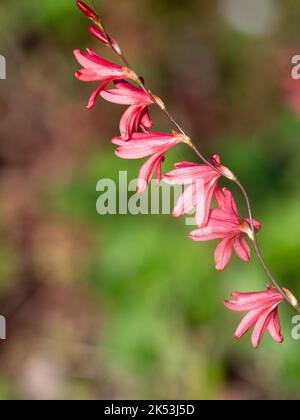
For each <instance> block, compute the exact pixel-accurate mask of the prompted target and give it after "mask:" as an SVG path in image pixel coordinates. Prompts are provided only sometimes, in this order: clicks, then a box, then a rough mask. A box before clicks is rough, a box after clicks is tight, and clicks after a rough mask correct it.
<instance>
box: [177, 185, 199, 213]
mask: <svg viewBox="0 0 300 420" xmlns="http://www.w3.org/2000/svg"><path fill="white" fill-rule="evenodd" d="M196 196H197V191H196V188H195V186H194V185H193V184H192V185H190V186H188V187H186V188H185V190H184V193H183V194H182V195H181V196H180V197H179V199H178V201H177V204H176V206H175V208H174V210H173V213H172V214H173V216H174V217H180V216H182V215H183V214H186V213H189V212H190V211H191V210H193V208H194V207H195V205H196Z"/></svg>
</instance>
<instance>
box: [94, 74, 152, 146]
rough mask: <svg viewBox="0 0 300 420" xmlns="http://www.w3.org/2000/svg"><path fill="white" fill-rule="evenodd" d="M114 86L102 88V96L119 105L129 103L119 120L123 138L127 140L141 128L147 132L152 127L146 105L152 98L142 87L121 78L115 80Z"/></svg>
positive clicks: (150, 102)
mask: <svg viewBox="0 0 300 420" xmlns="http://www.w3.org/2000/svg"><path fill="white" fill-rule="evenodd" d="M115 85H116V88H115V89H110V90H103V91H102V92H101V96H102V98H104V99H106V100H107V101H109V102H113V103H115V104H120V105H130V106H129V108H128V109H127V110H126V111H125V113H124V115H123V117H122V118H121V121H120V132H121V137H122V139H123V140H129V139H130V138H131V136H132V134H133V133H134V132H137V131H139V128H141V129H142V130H143V131H144V132H147V131H148V130H149V129H150V128H151V127H152V124H153V123H152V121H151V119H150V117H149V114H148V105H151V104H153V100H152V99H151V98H150V97H149V95H147V93H146V92H144V91H143V90H142V89H140V88H137V87H135V86H133V85H131V84H130V83H128V82H126V81H124V80H122V81H117V82H115Z"/></svg>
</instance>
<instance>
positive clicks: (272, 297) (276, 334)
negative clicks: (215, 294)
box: [224, 287, 284, 348]
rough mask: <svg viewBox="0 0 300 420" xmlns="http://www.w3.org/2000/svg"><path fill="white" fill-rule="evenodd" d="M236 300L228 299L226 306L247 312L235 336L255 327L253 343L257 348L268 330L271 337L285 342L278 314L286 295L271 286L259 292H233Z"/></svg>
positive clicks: (279, 341)
mask: <svg viewBox="0 0 300 420" xmlns="http://www.w3.org/2000/svg"><path fill="white" fill-rule="evenodd" d="M231 296H232V297H233V298H234V300H230V301H228V300H226V301H225V302H224V304H225V306H226V307H227V308H228V309H230V310H232V311H236V312H247V311H249V313H248V314H247V315H246V316H245V318H244V319H243V320H242V322H241V323H240V324H239V326H238V328H237V330H236V332H235V335H234V336H235V338H241V337H242V336H243V335H244V334H245V333H246V332H247V331H249V330H250V329H251V328H252V327H254V326H255V327H254V330H253V334H252V344H253V347H254V348H257V347H258V346H259V344H260V341H261V339H262V336H263V334H264V332H265V331H266V330H268V331H269V333H270V335H271V337H272V338H273V339H274V340H275V341H277V342H278V343H282V342H283V337H282V335H281V331H280V321H279V316H278V306H279V304H280V303H281V302H283V301H284V297H283V296H282V295H281V293H279V291H277V290H274V289H273V288H271V287H269V288H268V289H267V291H265V292H258V293H237V292H234V293H232V294H231Z"/></svg>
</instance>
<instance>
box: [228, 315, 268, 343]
mask: <svg viewBox="0 0 300 420" xmlns="http://www.w3.org/2000/svg"><path fill="white" fill-rule="evenodd" d="M265 311H266V309H262V308H258V309H254V310H253V311H250V312H249V313H248V314H247V315H246V316H245V317H244V318H243V319H242V321H241V322H240V324H239V325H238V327H237V329H236V331H235V333H234V337H235V338H241V337H243V335H244V334H246V332H247V331H249V330H250V329H251V328H252V327H253V326H254V325H255V324H256V322H257V321H258V319H259V317H260V316H261V315H262V314H264V313H265Z"/></svg>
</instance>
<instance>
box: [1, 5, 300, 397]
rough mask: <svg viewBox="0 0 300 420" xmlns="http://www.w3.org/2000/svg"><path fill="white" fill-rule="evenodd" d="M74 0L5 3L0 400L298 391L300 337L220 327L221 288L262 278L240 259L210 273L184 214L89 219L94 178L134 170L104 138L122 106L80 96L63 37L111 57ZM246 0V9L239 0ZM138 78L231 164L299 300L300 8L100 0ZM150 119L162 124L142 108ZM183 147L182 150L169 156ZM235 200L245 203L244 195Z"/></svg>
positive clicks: (273, 258) (268, 248) (182, 155)
mask: <svg viewBox="0 0 300 420" xmlns="http://www.w3.org/2000/svg"><path fill="white" fill-rule="evenodd" d="M74 3H75V2H74V1H73V0H60V1H53V0H43V1H42V2H37V1H34V0H2V1H1V6H0V10H1V13H0V54H2V55H4V56H5V57H6V58H7V75H8V78H7V80H6V81H0V89H1V95H0V111H1V119H0V313H1V314H3V315H5V316H6V317H7V321H8V331H7V333H8V339H7V340H6V341H2V342H0V370H1V373H0V398H1V399H99V398H100V399H105V398H118V399H154V398H162V399H176V398H180V399H206V398H208V399H278V398H279V399H293V398H297V399H298V398H300V383H299V381H300V357H299V354H300V341H294V340H292V338H291V319H292V316H293V315H294V314H293V312H292V311H291V310H290V308H288V307H287V306H285V305H282V308H281V318H282V328H283V332H284V335H285V343H284V344H283V345H277V344H275V343H273V342H272V341H271V339H270V337H267V336H266V337H265V338H264V340H263V343H262V345H261V347H260V348H259V349H258V350H257V351H254V350H253V349H252V348H251V346H250V341H249V340H250V337H249V335H247V336H246V337H245V338H243V339H242V340H240V341H235V340H233V339H232V334H233V331H234V329H235V327H236V325H237V322H238V321H239V320H240V319H241V316H240V314H234V313H230V312H229V311H227V310H225V308H224V307H223V304H222V301H223V300H224V299H225V298H227V297H228V295H229V293H230V292H231V291H232V290H239V291H250V290H262V289H263V288H265V286H266V280H265V277H264V274H263V272H262V271H261V269H260V268H259V266H258V263H257V261H256V260H255V259H253V260H252V261H251V262H250V263H249V264H244V263H242V262H241V261H239V260H238V259H237V258H235V259H234V260H233V262H232V263H231V264H230V266H229V268H228V269H227V270H226V271H225V272H223V273H221V274H219V273H217V272H216V271H215V270H214V267H213V257H212V256H213V250H214V246H215V244H213V243H207V244H196V243H193V242H191V241H189V240H188V239H187V237H186V234H187V233H188V231H189V228H188V227H187V226H185V224H184V220H183V219H181V220H174V219H173V218H172V217H169V216H135V217H133V216H100V215H98V214H97V212H96V200H97V198H98V195H99V194H98V193H97V192H96V184H97V182H98V181H99V180H100V179H101V178H112V179H115V180H118V172H119V170H128V171H129V176H130V177H132V178H133V177H135V176H136V173H137V171H138V168H139V165H140V163H141V162H135V161H121V160H118V159H117V158H116V157H115V156H114V153H113V150H114V148H113V146H112V145H111V144H110V139H111V138H112V137H113V136H114V135H117V134H118V119H119V117H120V116H121V113H122V111H123V109H122V107H117V106H115V105H113V104H108V103H104V102H101V101H99V103H98V106H97V107H96V108H95V109H94V110H93V111H90V112H88V111H86V110H85V104H86V101H87V98H88V96H89V94H90V92H91V90H92V89H93V87H94V86H92V84H83V83H80V82H78V81H76V80H75V78H74V71H75V70H76V69H77V68H78V65H77V63H76V62H75V60H74V59H73V56H72V50H73V49H75V48H81V49H83V48H85V47H92V48H94V49H95V50H96V51H98V52H99V53H100V54H102V52H103V55H104V56H105V57H108V58H112V57H111V56H110V55H109V52H108V51H107V50H105V48H104V47H103V46H102V45H100V43H97V41H96V40H95V39H92V38H91V37H90V36H89V34H88V33H87V31H86V26H87V24H88V22H87V21H86V20H85V18H84V17H83V16H82V15H81V14H80V13H79V12H78V11H77V9H76V8H75V7H74ZM249 3H250V4H249ZM96 4H97V6H98V9H99V11H100V13H101V16H102V17H103V19H104V20H105V22H106V25H107V29H108V31H109V32H110V33H111V34H112V36H114V37H115V38H116V39H117V40H119V42H120V44H121V45H122V46H123V49H124V50H125V51H126V53H127V55H128V57H130V61H131V62H132V63H135V66H136V69H137V70H138V71H139V72H140V74H143V75H144V76H145V78H146V81H147V83H148V86H149V87H151V89H152V90H153V91H154V92H155V93H157V94H158V95H159V96H161V97H162V98H164V99H165V101H166V102H167V103H168V104H169V107H170V109H171V111H172V112H173V113H174V114H175V115H176V116H177V119H178V120H179V121H181V122H182V125H183V126H184V127H185V128H186V130H187V131H188V132H189V133H191V136H192V137H193V139H194V141H195V142H197V144H198V145H199V148H201V150H202V152H203V153H204V154H205V155H206V156H210V155H212V154H214V153H219V154H220V155H221V156H222V160H223V162H224V163H225V164H226V165H227V166H229V167H230V168H231V169H232V170H233V171H234V172H236V173H238V174H239V175H240V178H241V180H242V181H243V183H244V184H245V185H246V186H247V187H248V190H249V193H250V195H251V198H252V200H253V203H254V210H255V216H256V218H257V219H259V220H261V222H262V224H263V230H262V232H261V234H260V238H259V239H260V243H261V247H262V250H263V253H264V254H265V256H266V259H267V260H268V262H269V263H270V265H271V266H272V268H273V270H274V273H275V274H276V276H277V277H278V278H280V279H281V280H282V282H283V284H285V285H286V286H287V287H289V288H291V289H292V290H294V291H295V292H297V293H298V295H300V276H299V272H300V258H299V255H300V213H299V208H300V186H299V176H300V169H299V168H300V81H299V82H296V81H292V79H291V68H292V65H291V58H292V56H294V55H295V54H299V53H300V43H299V39H300V29H299V28H300V27H299V22H300V5H299V3H298V2H295V1H293V0H285V1H284V2H283V1H279V0H278V1H276V0H264V1H262V0H253V1H251V2H245V1H244V0H220V1H217V0H214V1H212V0H201V1H200V0H185V1H181V0H122V1H120V2H113V1H109V0H96ZM151 114H152V116H153V118H154V120H155V129H157V130H167V131H169V130H170V127H169V125H168V122H167V121H165V120H164V119H163V117H161V116H160V115H159V113H158V112H157V111H156V110H151ZM182 159H193V157H192V155H190V154H189V152H188V151H187V150H186V149H185V148H184V147H179V148H177V149H176V150H175V151H174V152H173V151H172V153H170V154H169V155H168V159H167V162H166V165H165V169H169V168H171V166H172V163H173V162H175V161H177V160H182ZM237 198H238V201H239V203H240V206H241V211H242V212H243V211H244V210H245V209H244V207H243V202H242V200H239V198H240V195H239V194H238V192H237Z"/></svg>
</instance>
